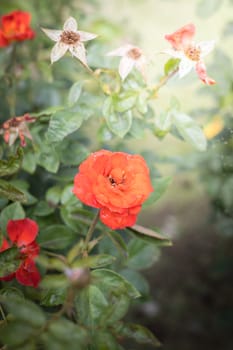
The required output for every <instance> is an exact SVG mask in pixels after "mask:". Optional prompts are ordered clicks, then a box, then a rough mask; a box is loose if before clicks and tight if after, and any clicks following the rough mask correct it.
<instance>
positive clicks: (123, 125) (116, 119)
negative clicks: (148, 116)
mask: <svg viewBox="0 0 233 350" xmlns="http://www.w3.org/2000/svg"><path fill="white" fill-rule="evenodd" d="M105 119H106V122H107V125H108V127H109V129H110V131H112V132H113V133H114V134H115V135H117V136H119V137H121V138H123V137H124V136H125V135H126V134H127V132H128V131H129V130H130V128H131V125H132V113H131V111H127V112H125V113H117V112H116V113H113V114H109V115H108V116H106V117H105Z"/></svg>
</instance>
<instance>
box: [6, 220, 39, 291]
mask: <svg viewBox="0 0 233 350" xmlns="http://www.w3.org/2000/svg"><path fill="white" fill-rule="evenodd" d="M7 233H8V236H9V238H10V240H11V242H12V243H13V244H15V245H16V246H17V247H18V248H19V259H20V260H21V264H20V265H19V268H18V269H17V270H16V271H15V272H13V273H11V274H10V275H7V276H4V277H1V278H0V280H4V281H10V280H12V279H13V278H14V277H16V279H17V281H18V282H19V283H21V284H24V285H26V286H32V287H35V288H36V287H37V286H38V284H39V282H40V274H39V271H38V270H37V267H36V264H35V262H34V259H35V258H36V257H37V256H38V255H39V251H40V247H39V246H38V244H37V243H36V241H35V238H36V236H37V234H38V226H37V223H36V222H35V221H33V220H31V219H27V218H26V219H19V220H10V221H9V222H8V224H7ZM9 248H10V245H9V243H8V241H7V240H6V239H5V238H4V239H3V243H2V246H1V247H0V252H3V251H4V250H7V249H9Z"/></svg>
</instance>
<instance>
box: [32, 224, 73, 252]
mask: <svg viewBox="0 0 233 350" xmlns="http://www.w3.org/2000/svg"><path fill="white" fill-rule="evenodd" d="M76 237H77V235H76V234H75V232H74V231H73V230H72V229H70V228H69V227H67V226H64V225H51V226H47V227H45V228H43V229H41V231H40V234H39V236H38V239H37V241H38V243H39V244H40V245H41V246H43V247H44V248H47V249H51V250H56V249H64V248H67V247H68V246H69V245H70V244H71V243H72V242H73V241H74V239H75V238H76Z"/></svg>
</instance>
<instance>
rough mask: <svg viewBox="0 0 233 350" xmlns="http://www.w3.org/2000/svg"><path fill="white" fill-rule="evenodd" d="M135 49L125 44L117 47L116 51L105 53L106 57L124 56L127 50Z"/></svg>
mask: <svg viewBox="0 0 233 350" xmlns="http://www.w3.org/2000/svg"><path fill="white" fill-rule="evenodd" d="M133 48H135V46H133V45H130V44H127V45H124V46H121V47H118V49H116V50H113V51H110V52H108V53H107V56H125V55H126V54H127V53H128V52H129V50H131V49H133Z"/></svg>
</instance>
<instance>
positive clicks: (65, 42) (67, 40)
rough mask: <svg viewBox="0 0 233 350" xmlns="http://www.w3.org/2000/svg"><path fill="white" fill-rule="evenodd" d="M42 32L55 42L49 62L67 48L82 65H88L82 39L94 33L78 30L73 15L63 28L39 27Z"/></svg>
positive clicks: (55, 59)
mask: <svg viewBox="0 0 233 350" xmlns="http://www.w3.org/2000/svg"><path fill="white" fill-rule="evenodd" d="M41 29H42V30H43V32H44V33H45V34H46V35H47V36H48V37H49V38H50V39H52V40H53V41H55V42H56V44H55V45H54V47H53V49H52V51H51V55H50V58H51V62H52V63H53V62H56V61H58V60H59V59H60V58H61V57H62V56H64V55H65V53H66V51H67V50H69V51H70V52H71V54H72V56H75V57H76V58H77V59H78V60H79V61H80V62H81V63H82V64H83V65H84V66H86V67H88V65H87V59H86V50H85V46H84V44H83V42H84V41H88V40H92V39H94V38H96V37H97V35H96V34H92V33H88V32H82V31H80V30H78V24H77V22H76V20H75V19H74V18H73V17H69V18H68V19H67V20H66V21H65V23H64V26H63V30H52V29H45V28H41Z"/></svg>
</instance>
